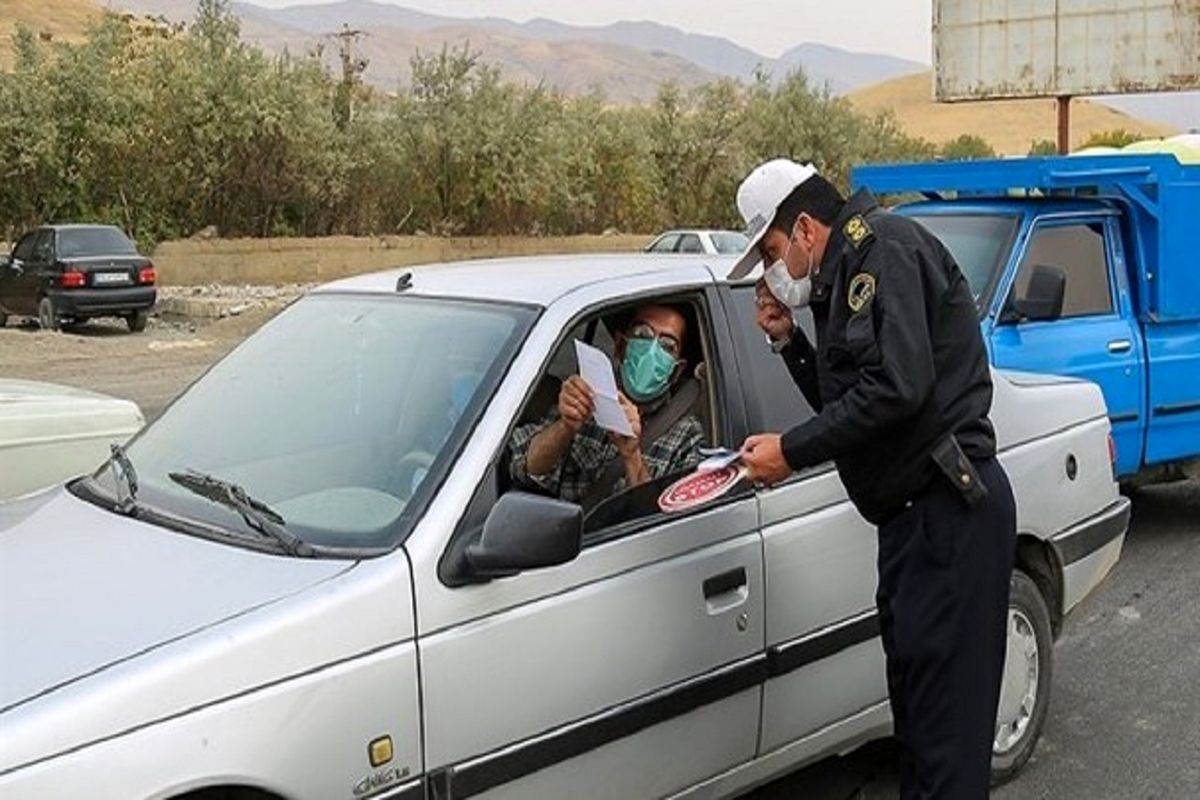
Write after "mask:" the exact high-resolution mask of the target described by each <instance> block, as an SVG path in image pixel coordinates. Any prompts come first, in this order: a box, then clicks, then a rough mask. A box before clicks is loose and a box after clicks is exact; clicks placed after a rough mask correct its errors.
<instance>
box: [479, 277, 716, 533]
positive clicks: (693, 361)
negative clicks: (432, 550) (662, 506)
mask: <svg viewBox="0 0 1200 800" xmlns="http://www.w3.org/2000/svg"><path fill="white" fill-rule="evenodd" d="M651 302H656V301H653V300H643V301H640V303H634V304H629V303H626V304H623V305H620V306H614V307H612V308H607V309H604V310H601V311H600V312H598V313H596V314H593V315H591V316H589V317H587V318H585V319H583V320H582V321H581V322H579V323H578V324H576V325H574V326H573V327H572V328H571V330H569V331H567V332H565V333H564V335H563V337H562V338H561V340H560V342H559V344H558V346H557V347H556V349H555V352H554V354H553V355H552V356H551V358H550V360H549V362H548V365H547V368H546V370H545V371H544V373H543V375H542V376H541V377H540V378H539V379H538V383H537V385H536V386H535V388H534V390H533V392H532V393H531V395H530V397H529V399H528V400H527V402H526V406H525V407H524V408H523V409H522V410H521V412H520V414H519V417H518V419H519V421H518V424H517V426H516V427H515V428H514V433H513V434H512V437H513V438H510V448H511V446H512V444H513V442H514V441H515V437H516V435H517V432H518V431H522V432H523V433H525V434H526V435H528V432H529V431H530V430H533V429H534V427H533V426H537V425H544V423H545V422H546V421H547V419H549V416H548V415H550V416H553V415H554V413H555V412H556V409H557V402H558V390H559V387H560V386H561V383H562V381H563V380H565V379H566V378H567V377H569V376H570V375H573V374H575V373H576V371H577V366H576V364H575V345H574V343H575V340H576V339H580V340H583V341H585V342H587V343H589V344H591V345H593V346H595V347H598V348H599V349H601V350H602V351H604V352H605V353H606V354H608V355H609V356H610V357H614V360H615V353H616V340H617V337H618V336H619V335H620V332H621V331H623V330H624V329H625V327H626V325H627V324H628V322H629V319H630V317H631V316H632V314H633V312H634V310H635V308H636V307H637V305H639V304H643V303H651ZM662 302H669V303H670V304H671V305H672V306H673V307H675V308H677V309H678V310H680V311H681V312H682V313H683V314H684V317H685V320H686V322H687V331H688V335H687V340H686V342H685V352H684V354H683V357H684V358H685V359H687V364H686V368H685V372H684V378H683V379H682V380H681V381H680V382H679V383H678V384H676V386H675V389H674V390H673V392H681V391H683V387H684V385H685V384H689V388H688V390H687V392H686V393H685V396H687V397H691V398H693V399H692V402H691V405H690V406H688V407H687V409H686V410H685V412H684V413H683V414H681V415H680V416H679V417H678V420H682V419H684V418H691V419H692V423H691V424H692V425H693V426H695V428H694V430H698V431H699V432H700V434H699V444H698V445H697V447H696V448H695V449H694V458H692V459H691V460H690V462H689V463H688V466H686V468H683V469H678V470H672V471H670V472H668V473H666V474H660V475H658V477H652V479H651V480H650V481H649V482H648V483H646V484H642V485H640V486H628V485H627V483H626V476H625V473H624V471H623V470H620V469H617V470H615V477H614V472H613V471H612V470H610V471H609V474H608V475H607V476H605V477H606V478H608V479H610V480H612V482H613V485H612V488H611V490H610V491H608V492H603V491H602V492H601V493H600V494H599V495H596V494H594V493H592V492H590V487H589V490H585V491H584V497H583V499H582V503H581V504H582V505H583V506H584V511H585V520H586V521H585V529H586V530H587V531H588V536H587V537H586V539H585V541H588V542H590V541H593V540H595V539H596V538H597V537H596V536H593V535H592V534H598V538H606V537H605V536H604V534H603V532H604V531H605V530H608V529H612V528H624V527H627V526H629V525H630V523H634V524H635V526H636V523H638V522H639V521H644V520H649V519H653V518H656V517H659V516H661V515H662V512H661V511H660V510H659V508H658V503H657V500H658V496H659V494H660V493H661V492H662V490H663V489H664V488H666V487H667V486H669V485H670V484H671V483H673V482H674V481H676V480H678V479H679V478H681V477H683V476H684V475H687V474H689V473H691V472H692V471H693V469H694V464H695V462H696V461H698V460H699V459H700V458H701V455H700V454H699V447H707V446H712V445H713V443H714V442H715V441H717V439H718V437H717V435H716V432H717V431H719V430H720V429H721V426H720V425H719V421H720V419H721V418H722V412H721V409H720V408H718V405H717V402H716V392H715V391H713V388H712V386H711V379H710V377H709V376H708V364H709V363H710V362H711V357H710V356H711V352H712V344H711V343H712V335H711V323H710V321H709V315H708V312H707V309H706V307H705V305H704V303H703V301H702V299H701V298H700V297H698V296H688V297H687V298H670V299H664V300H663V301H662ZM614 372H615V373H619V370H618V369H617V368H616V366H615V365H614ZM617 380H618V383H619V376H618V378H617ZM670 418H671V417H668V419H670ZM648 419H649V417H647V418H646V419H644V420H643V425H648V424H649V422H648ZM678 420H677V421H676V424H678ZM659 427H661V425H660V426H659ZM672 428H673V426H668V430H671V429H672ZM522 429H523V430H522ZM661 435H663V436H664V437H666V436H668V435H669V434H665V433H664V434H661ZM606 438H607V434H603V439H606ZM603 439H602V440H601V441H603ZM722 444H729V443H727V442H723V443H722ZM650 445H651V442H643V444H642V452H643V454H646V453H647V450H648V448H649V447H650ZM572 446H575V445H574V443H573V445H572ZM597 447H598V443H597V441H596V439H595V438H593V439H592V440H591V442H589V443H588V444H586V445H584V448H590V450H589V452H590V453H592V454H594V453H595V451H596V449H597ZM568 453H570V451H568ZM565 457H566V456H564V458H565ZM510 459H512V451H511V449H506V451H505V453H504V454H503V456H502V457H501V459H500V460H499V461H498V463H497V465H496V469H495V471H494V479H495V480H496V481H497V484H498V489H497V495H496V496H498V495H499V494H502V493H503V492H504V491H512V490H515V491H525V492H533V493H539V494H545V495H547V496H552V497H559V499H568V500H571V501H572V502H576V501H580V500H581V499H580V498H578V497H563V496H562V495H561V494H556V493H555V492H553V491H552V490H550V489H547V488H546V487H544V486H538V485H531V484H530V483H529V482H528V481H524V482H523V481H520V480H518V477H517V476H514V475H513V474H511V472H510V470H509V468H508V467H509V464H508V462H509V460H510ZM561 463H562V462H561V461H560V464H561ZM618 466H619V462H618ZM478 499H479V498H477V500H478ZM636 527H640V526H636Z"/></svg>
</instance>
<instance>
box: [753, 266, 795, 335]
mask: <svg viewBox="0 0 1200 800" xmlns="http://www.w3.org/2000/svg"><path fill="white" fill-rule="evenodd" d="M754 304H755V306H756V308H757V310H758V312H757V317H756V320H757V322H758V327H760V328H762V330H763V333H765V334H767V336H770V337H771V338H772V339H774V340H775V341H777V342H778V341H781V340H783V339H788V338H790V337H791V335H792V327H793V323H792V312H791V309H789V308H788V307H787V306H785V305H784V304H783V303H781V302H779V300H778V299H776V297H775V295H773V294H771V290H770V289H768V288H767V283H766V281H764V280H762V279H761V278H760V279H759V281H758V283H756V284H755V285H754Z"/></svg>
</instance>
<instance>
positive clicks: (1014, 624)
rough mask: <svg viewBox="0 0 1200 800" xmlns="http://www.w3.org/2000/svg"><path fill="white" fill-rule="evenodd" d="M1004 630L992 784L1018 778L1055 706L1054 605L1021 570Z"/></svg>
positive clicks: (1015, 577)
mask: <svg viewBox="0 0 1200 800" xmlns="http://www.w3.org/2000/svg"><path fill="white" fill-rule="evenodd" d="M1005 631H1006V637H1007V650H1006V657H1005V661H1004V677H1003V680H1002V682H1001V687H1000V706H999V709H998V710H997V714H996V737H995V739H994V740H993V742H992V786H999V785H1001V784H1003V783H1007V782H1008V781H1010V780H1012V779H1013V778H1015V777H1016V776H1017V773H1019V772H1020V771H1021V768H1022V767H1024V766H1025V762H1027V761H1028V760H1029V757H1030V756H1031V755H1033V751H1034V749H1035V748H1036V747H1037V743H1038V739H1039V738H1040V737H1041V735H1042V726H1043V725H1044V724H1045V722H1046V710H1047V709H1048V708H1049V705H1050V683H1051V678H1052V677H1053V673H1054V649H1053V648H1054V635H1053V632H1052V630H1051V627H1050V610H1049V608H1047V606H1046V598H1045V597H1043V596H1042V593H1041V591H1039V590H1038V587H1037V584H1036V583H1034V582H1033V579H1032V578H1030V577H1029V576H1028V575H1026V574H1025V573H1024V572H1022V571H1021V570H1020V569H1015V570H1013V576H1012V589H1011V594H1010V596H1009V599H1008V624H1007V626H1006V628H1005ZM1030 692H1032V696H1030Z"/></svg>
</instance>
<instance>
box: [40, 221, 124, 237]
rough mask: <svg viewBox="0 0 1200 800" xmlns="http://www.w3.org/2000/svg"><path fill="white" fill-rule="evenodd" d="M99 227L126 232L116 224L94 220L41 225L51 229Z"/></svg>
mask: <svg viewBox="0 0 1200 800" xmlns="http://www.w3.org/2000/svg"><path fill="white" fill-rule="evenodd" d="M97 229H106V230H115V231H119V232H120V233H121V234H122V235H124V233H125V232H124V231H122V230H121V229H120V228H118V227H117V226H116V225H104V224H101V223H92V222H66V223H63V224H60V225H42V226H40V227H39V230H50V231H79V230H97Z"/></svg>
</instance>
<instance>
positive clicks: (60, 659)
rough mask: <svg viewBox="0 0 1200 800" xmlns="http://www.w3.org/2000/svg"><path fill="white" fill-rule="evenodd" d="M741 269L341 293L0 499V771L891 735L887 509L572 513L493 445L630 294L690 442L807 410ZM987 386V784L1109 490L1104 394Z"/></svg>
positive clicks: (1102, 519) (526, 784)
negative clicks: (990, 423) (1000, 645)
mask: <svg viewBox="0 0 1200 800" xmlns="http://www.w3.org/2000/svg"><path fill="white" fill-rule="evenodd" d="M725 266H726V265H720V266H719V267H718V268H716V269H710V268H709V267H708V266H707V265H706V263H705V261H704V259H703V258H697V259H694V260H685V259H680V258H677V257H675V258H665V257H655V256H644V257H629V256H612V257H580V258H563V257H554V258H543V259H525V260H511V261H508V262H501V263H498V262H490V263H466V264H457V265H444V266H437V267H426V268H421V269H417V270H414V271H413V272H412V273H411V274H410V273H400V272H393V273H383V274H378V275H371V276H364V277H359V278H354V279H350V280H347V281H342V282H340V283H335V284H332V285H329V286H326V287H324V288H321V289H319V290H317V291H314V292H312V293H311V294H309V295H307V296H306V297H304V298H303V299H301V300H300V301H298V302H297V303H295V304H294V305H293V306H291V307H290V308H288V309H287V310H286V311H284V312H283V313H282V314H280V315H279V316H278V317H276V318H275V319H274V320H273V321H271V322H270V323H268V324H267V325H266V326H264V328H263V329H262V330H260V331H259V332H258V333H256V334H255V335H254V336H252V337H251V338H250V339H248V340H247V341H246V342H245V343H244V344H243V345H242V346H240V347H239V348H237V349H236V350H235V351H234V352H233V353H231V354H230V355H229V356H228V357H226V358H225V359H224V360H223V361H221V362H219V363H218V364H217V365H216V366H214V367H213V368H212V370H210V371H209V372H208V373H207V374H206V375H205V376H204V377H202V378H201V379H200V380H199V381H197V382H196V383H195V384H194V385H193V386H192V387H191V388H190V389H188V391H187V392H186V393H185V394H184V395H183V396H181V397H180V398H179V399H178V400H177V401H176V402H175V403H174V404H173V405H171V406H170V407H169V408H168V409H167V411H166V412H165V413H164V414H163V415H162V416H161V417H160V418H159V419H157V420H156V421H155V422H154V423H152V424H151V425H150V426H148V427H147V428H146V429H144V430H143V431H142V433H140V434H139V435H138V436H137V437H136V438H135V439H134V440H133V441H132V442H130V444H129V445H128V447H127V449H126V450H125V451H118V454H117V456H116V457H115V458H114V459H113V462H112V463H110V464H106V465H105V466H104V467H103V468H101V469H100V470H99V471H98V472H96V473H95V474H94V475H93V476H91V477H87V478H83V479H79V480H76V481H73V482H71V483H69V484H67V485H66V486H64V487H58V488H54V489H51V490H49V491H46V492H44V493H41V494H37V495H33V496H30V497H27V498H25V499H22V500H19V501H17V502H14V503H10V504H8V505H0V675H2V676H3V680H2V681H0V795H3V796H4V797H5V798H8V799H9V800H21V799H22V798H45V797H54V798H64V799H67V798H89V800H94V798H122V800H124V799H126V798H188V799H189V800H199V798H209V797H213V796H221V797H231V798H240V799H241V800H249V799H250V798H253V799H254V800H265V799H266V798H289V799H290V798H296V799H297V800H298V799H299V798H313V799H314V800H328V799H329V798H339V797H343V798H366V797H372V798H384V797H386V798H406V800H416V798H465V797H488V798H561V797H573V798H654V797H668V796H670V797H696V798H700V797H728V796H734V795H736V794H738V793H740V792H743V791H746V790H747V789H749V788H750V787H753V786H755V785H757V784H760V783H763V782H765V781H767V780H769V779H771V778H772V777H774V776H776V775H779V774H781V773H783V772H786V771H788V770H791V769H794V768H796V767H798V766H800V765H803V764H805V763H808V762H810V761H813V760H815V759H818V758H820V757H822V756H824V755H826V754H828V753H832V752H844V751H846V750H849V749H852V748H854V747H855V746H857V745H858V744H860V743H862V742H865V741H867V740H868V739H871V738H875V737H880V736H885V735H887V734H888V732H889V729H890V719H889V711H888V704H887V693H886V685H885V680H884V660H883V652H882V649H881V647H880V645H879V640H878V636H877V620H876V616H875V608H874V602H873V595H874V590H875V567H874V561H875V550H876V544H875V531H874V530H873V528H871V526H869V525H868V524H867V523H866V522H864V521H863V520H862V519H861V518H860V517H859V516H858V515H857V513H856V512H855V510H854V508H853V507H852V506H851V505H850V503H849V502H848V501H847V499H846V494H845V491H844V489H843V487H842V485H841V483H840V482H839V481H838V478H837V473H836V471H835V470H834V469H833V468H832V466H830V465H826V466H823V467H820V468H817V469H812V470H808V471H805V472H803V473H800V474H797V475H795V476H793V477H792V479H790V480H789V481H787V482H785V483H783V484H781V485H779V486H776V487H774V488H771V489H760V488H756V487H754V486H751V485H745V484H742V485H739V486H738V487H737V488H735V489H734V490H733V491H730V492H729V493H727V494H725V495H724V496H723V497H721V498H719V499H716V500H712V501H711V502H709V503H707V504H702V505H699V506H697V507H694V508H691V509H689V510H686V511H681V512H678V513H673V514H667V513H664V512H662V511H660V510H659V507H658V505H657V503H656V502H655V498H656V497H657V493H658V492H659V491H660V490H661V488H662V485H663V484H662V483H661V482H660V483H657V484H656V483H651V484H647V485H643V486H640V487H637V488H634V489H630V490H628V491H626V492H618V493H617V494H616V495H614V496H613V497H611V498H609V499H608V500H605V501H603V502H601V503H600V504H599V505H597V506H595V507H594V508H593V509H592V510H591V511H590V513H588V514H586V515H585V514H584V513H583V511H582V509H581V508H580V507H579V506H577V505H573V504H571V503H566V502H562V501H560V500H557V499H554V498H549V497H544V496H540V495H536V494H530V493H527V492H524V491H521V490H520V489H519V488H518V487H516V486H514V484H513V481H512V479H511V476H510V475H509V474H508V470H507V469H506V466H505V465H506V463H507V460H506V451H507V447H508V443H509V441H510V438H511V436H512V432H513V430H514V428H515V427H516V426H517V425H519V424H520V423H522V422H524V421H526V420H529V419H538V418H541V416H542V414H543V412H544V410H545V409H546V407H547V404H548V402H552V399H553V396H554V395H553V393H552V392H549V393H548V392H546V391H545V388H546V387H547V386H551V387H553V386H554V385H555V382H556V381H558V380H559V379H561V378H562V377H563V376H565V375H568V374H570V373H571V372H572V371H573V370H574V369H575V367H574V364H573V360H572V359H573V355H572V354H573V352H574V349H573V344H574V340H576V339H583V340H585V341H588V342H590V343H592V344H593V345H594V346H596V347H599V348H601V349H602V350H603V349H607V348H609V347H611V336H610V334H611V333H612V332H613V330H614V328H613V325H614V320H615V319H619V318H621V317H622V316H623V314H624V313H625V312H627V311H628V310H629V309H630V308H631V306H632V305H634V304H639V303H644V302H646V301H650V300H654V301H658V302H668V301H669V302H670V303H672V304H673V307H674V308H677V309H682V310H683V313H685V314H686V315H687V317H688V318H689V320H690V321H691V323H692V324H691V326H690V330H693V331H695V332H696V334H697V335H696V336H694V337H693V343H692V347H693V348H694V349H693V353H692V360H691V363H692V365H693V369H692V370H691V373H690V374H691V379H692V380H695V381H697V383H698V384H699V389H700V391H698V392H696V395H695V396H696V401H695V407H694V408H693V411H694V413H695V414H696V415H697V417H698V418H699V419H700V420H702V424H703V427H704V429H705V438H706V439H707V443H708V444H710V445H726V446H736V445H737V444H738V443H740V442H741V440H742V438H743V437H744V436H745V435H747V434H748V433H751V432H757V431H762V430H778V429H780V428H783V427H786V426H789V425H793V424H796V423H798V422H800V421H802V420H803V419H804V418H805V417H806V416H807V415H809V414H811V413H812V412H811V411H810V410H808V409H807V407H806V406H805V405H804V403H803V401H802V399H801V397H800V394H799V392H797V391H796V389H795V388H794V386H793V385H792V383H791V381H790V379H789V378H788V376H787V373H786V369H785V367H784V365H783V363H782V361H781V360H780V359H779V357H778V356H775V355H773V354H772V353H771V352H770V351H769V349H768V348H767V346H766V345H765V344H764V342H763V339H762V336H761V334H759V333H758V331H757V328H756V327H755V324H754V301H753V291H754V290H753V286H752V285H751V284H750V283H736V284H730V283H727V282H725V281H723V280H720V279H718V278H717V277H715V275H724V274H725V271H726V270H725ZM547 398H549V400H548V399H547ZM995 398H996V399H995V405H994V408H993V411H992V416H993V419H994V422H995V424H996V427H997V430H998V432H999V439H1000V448H1001V459H1002V461H1003V462H1004V464H1005V466H1006V468H1007V470H1008V472H1009V475H1010V477H1011V479H1012V483H1013V485H1014V488H1015V491H1016V495H1017V501H1018V509H1019V525H1020V531H1021V538H1020V545H1019V553H1018V558H1017V561H1018V571H1017V573H1016V575H1015V577H1014V583H1013V595H1012V596H1013V600H1012V605H1011V610H1010V623H1009V651H1008V669H1007V673H1006V677H1005V683H1004V688H1003V697H1002V700H1001V708H1000V715H999V719H998V720H997V727H996V742H995V769H996V774H997V776H998V777H1000V778H1003V777H1005V776H1008V775H1011V774H1012V773H1013V772H1015V770H1017V769H1018V768H1019V767H1020V765H1021V764H1022V763H1023V762H1024V760H1025V759H1026V758H1028V756H1029V753H1030V752H1031V751H1032V748H1033V747H1034V745H1035V743H1036V741H1037V737H1038V733H1039V730H1040V727H1041V724H1042V720H1043V719H1044V716H1045V714H1046V707H1047V706H1046V703H1047V698H1048V692H1049V689H1050V668H1051V663H1052V642H1053V637H1054V635H1055V633H1056V632H1057V631H1058V630H1059V626H1060V625H1061V622H1062V619H1063V616H1064V615H1065V614H1066V613H1068V612H1069V611H1070V610H1071V609H1072V607H1074V606H1075V605H1076V604H1077V603H1078V602H1079V601H1080V600H1081V599H1082V598H1083V597H1084V596H1085V595H1087V594H1088V593H1089V592H1090V591H1091V590H1092V589H1093V588H1094V587H1095V586H1096V585H1097V584H1098V583H1099V582H1100V581H1101V580H1102V579H1103V578H1104V576H1105V575H1106V574H1107V573H1108V571H1109V570H1110V569H1111V568H1112V566H1113V565H1114V563H1115V562H1116V561H1117V559H1118V557H1119V555H1120V552H1121V547H1122V543H1123V541H1124V535H1125V530H1126V526H1127V522H1128V504H1127V502H1126V501H1124V500H1123V499H1121V498H1120V497H1119V495H1118V493H1117V488H1116V484H1115V482H1114V480H1113V473H1112V465H1111V462H1110V455H1109V441H1108V432H1109V427H1108V418H1107V416H1106V414H1105V408H1104V404H1103V400H1102V398H1101V395H1100V392H1099V390H1098V389H1097V388H1096V387H1094V386H1091V385H1088V384H1083V383H1078V382H1072V381H1064V380H1058V379H1052V378H1040V377H1035V376H1020V375H1018V376H1003V375H997V377H996V396H995ZM12 468H13V467H12V466H11V465H0V470H9V469H12ZM135 476H136V480H135V479H134V478H135ZM664 477H665V478H666V479H667V480H670V479H672V478H674V477H675V476H670V475H668V476H664ZM969 533H970V532H969V531H964V532H963V534H964V535H969Z"/></svg>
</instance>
